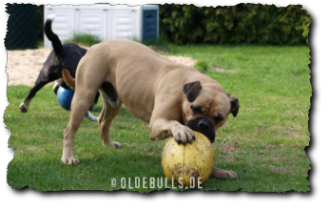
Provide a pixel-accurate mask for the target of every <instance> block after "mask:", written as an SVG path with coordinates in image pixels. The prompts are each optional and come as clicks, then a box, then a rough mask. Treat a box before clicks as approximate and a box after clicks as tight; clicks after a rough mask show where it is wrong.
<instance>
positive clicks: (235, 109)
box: [227, 93, 239, 117]
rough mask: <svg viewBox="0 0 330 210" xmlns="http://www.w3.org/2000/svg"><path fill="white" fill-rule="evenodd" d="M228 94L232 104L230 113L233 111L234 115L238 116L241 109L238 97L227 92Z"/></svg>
mask: <svg viewBox="0 0 330 210" xmlns="http://www.w3.org/2000/svg"><path fill="white" fill-rule="evenodd" d="M227 96H228V97H229V99H230V104H231V109H230V113H232V114H233V116H234V117H236V116H237V114H238V110H239V101H238V99H237V98H235V97H234V96H231V95H230V94H228V93H227Z"/></svg>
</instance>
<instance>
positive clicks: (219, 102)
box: [193, 84, 230, 114]
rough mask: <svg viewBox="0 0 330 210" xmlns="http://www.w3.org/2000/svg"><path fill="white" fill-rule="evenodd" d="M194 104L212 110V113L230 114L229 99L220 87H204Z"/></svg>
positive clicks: (211, 85)
mask: <svg viewBox="0 0 330 210" xmlns="http://www.w3.org/2000/svg"><path fill="white" fill-rule="evenodd" d="M193 104H196V105H197V104H199V105H202V106H204V107H205V108H208V109H211V108H212V109H213V110H212V111H219V112H222V111H223V112H225V113H229V112H230V100H229V97H228V95H227V94H226V93H225V92H224V91H223V89H222V87H221V86H219V85H213V84H210V85H202V89H201V92H200V94H199V95H198V97H197V98H196V100H195V101H194V103H193ZM225 113H223V114H225Z"/></svg>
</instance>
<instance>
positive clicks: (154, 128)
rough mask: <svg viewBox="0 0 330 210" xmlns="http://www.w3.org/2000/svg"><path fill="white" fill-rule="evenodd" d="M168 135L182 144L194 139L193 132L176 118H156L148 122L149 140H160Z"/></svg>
mask: <svg viewBox="0 0 330 210" xmlns="http://www.w3.org/2000/svg"><path fill="white" fill-rule="evenodd" d="M170 136H173V137H174V139H175V140H176V141H177V142H178V143H183V144H186V143H189V142H191V141H193V140H195V135H194V132H193V131H192V130H191V129H190V128H188V127H187V126H185V125H182V124H181V123H179V122H178V121H176V120H166V119H157V120H155V121H154V122H153V123H151V124H150V139H151V140H162V139H166V138H168V137H170Z"/></svg>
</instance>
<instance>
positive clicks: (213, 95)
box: [182, 81, 239, 142]
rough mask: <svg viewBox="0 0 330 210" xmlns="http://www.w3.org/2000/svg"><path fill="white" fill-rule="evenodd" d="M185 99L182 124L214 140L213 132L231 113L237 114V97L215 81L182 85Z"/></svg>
mask: <svg viewBox="0 0 330 210" xmlns="http://www.w3.org/2000/svg"><path fill="white" fill-rule="evenodd" d="M183 92H184V94H185V100H184V102H183V103H182V105H183V107H182V109H183V119H184V124H185V125H187V126H188V127H189V128H190V129H192V130H194V131H198V132H201V133H203V134H204V135H205V136H206V137H208V138H209V139H210V141H211V142H214V140H215V132H216V130H217V129H218V128H219V127H221V126H222V125H223V124H224V123H225V122H226V121H227V119H228V115H229V114H230V113H231V114H233V116H234V117H236V116H237V114H238V110H239V102H238V99H237V98H235V97H233V96H231V95H229V94H228V93H225V92H224V90H223V89H222V87H221V86H220V85H219V84H217V83H212V82H210V83H203V85H202V84H201V83H200V82H199V81H195V82H190V83H187V84H185V85H184V87H183Z"/></svg>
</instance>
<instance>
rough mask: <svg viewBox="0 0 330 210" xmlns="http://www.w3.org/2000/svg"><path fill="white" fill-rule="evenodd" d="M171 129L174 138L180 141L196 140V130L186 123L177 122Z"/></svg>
mask: <svg viewBox="0 0 330 210" xmlns="http://www.w3.org/2000/svg"><path fill="white" fill-rule="evenodd" d="M171 130H172V135H173V137H174V139H175V140H176V141H177V142H178V143H182V144H186V143H190V142H192V141H193V140H195V134H194V132H193V131H192V130H191V129H190V128H188V127H187V126H185V125H181V124H175V126H173V127H172V129H171Z"/></svg>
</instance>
